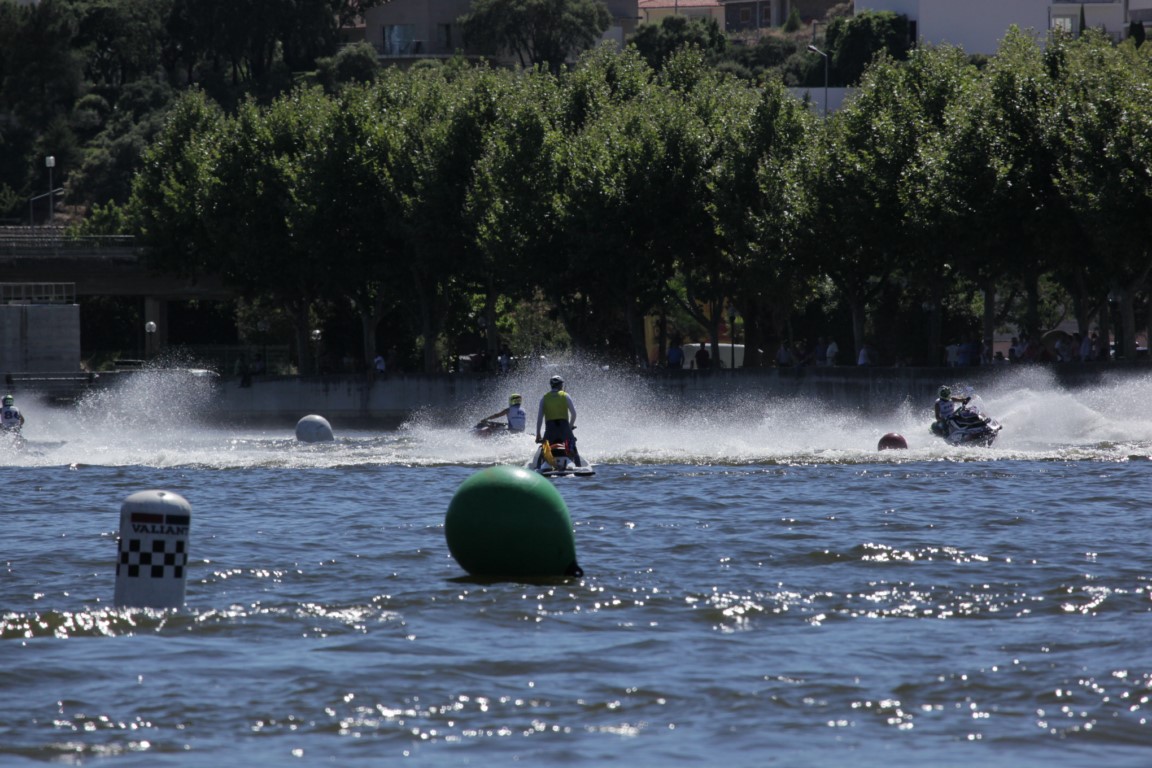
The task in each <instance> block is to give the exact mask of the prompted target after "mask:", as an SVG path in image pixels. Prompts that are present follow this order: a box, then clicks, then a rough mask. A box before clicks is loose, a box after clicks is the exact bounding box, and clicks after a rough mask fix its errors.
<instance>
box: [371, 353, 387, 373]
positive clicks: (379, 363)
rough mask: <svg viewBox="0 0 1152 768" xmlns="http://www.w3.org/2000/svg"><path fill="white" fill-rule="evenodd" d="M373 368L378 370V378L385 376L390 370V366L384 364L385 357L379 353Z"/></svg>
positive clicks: (373, 362)
mask: <svg viewBox="0 0 1152 768" xmlns="http://www.w3.org/2000/svg"><path fill="white" fill-rule="evenodd" d="M372 367H373V368H375V369H376V375H377V376H383V375H384V372H385V371H387V370H388V364H387V363H385V362H384V356H383V355H381V354H379V353H377V354H376V359H374V360H373V361H372Z"/></svg>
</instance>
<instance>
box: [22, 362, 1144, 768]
mask: <svg viewBox="0 0 1152 768" xmlns="http://www.w3.org/2000/svg"><path fill="white" fill-rule="evenodd" d="M570 378H571V385H572V386H571V391H572V392H573V396H574V397H576V399H577V403H578V405H579V407H580V408H581V415H580V419H579V421H578V423H579V425H580V426H579V429H578V435H579V436H580V437H581V447H582V452H583V453H584V455H585V456H587V457H588V458H590V459H591V460H592V461H593V462H594V463H595V464H596V467H597V474H596V476H595V477H593V478H586V479H577V478H569V479H564V480H558V481H556V482H557V487H558V488H559V490H560V492H561V494H562V496H563V498H564V500H565V502H566V504H567V506H568V509H569V511H570V513H571V516H572V520H573V523H574V525H575V537H576V546H577V554H578V556H579V560H580V564H581V566H582V567H583V568H584V571H585V575H584V577H583V578H581V579H571V580H556V581H544V582H541V583H535V584H528V583H517V582H496V583H491V582H485V581H481V580H476V579H471V578H469V577H467V575H466V574H465V573H464V572H463V571H462V570H461V569H460V567H459V566H458V565H457V564H456V563H455V561H454V560H453V559H452V558H451V556H450V555H449V553H448V550H447V547H446V545H445V540H444V530H443V523H444V515H445V512H446V509H447V505H448V502H449V500H450V499H451V498H452V495H453V493H454V492H455V490H456V489H457V488H458V487H459V485H460V483H461V482H463V481H464V480H465V479H466V478H468V477H469V476H470V475H471V474H472V473H474V472H476V471H477V470H479V469H480V468H482V467H485V466H489V465H492V464H499V463H504V464H519V463H522V462H523V461H524V460H525V459H526V458H527V457H528V454H529V453H530V451H531V448H532V446H531V441H530V440H529V439H527V438H523V439H517V438H509V439H504V440H488V441H484V440H478V439H474V438H471V437H470V436H469V435H467V433H466V426H467V425H468V424H469V423H470V421H474V420H475V418H476V417H477V416H476V414H477V413H479V414H480V415H483V414H485V413H489V412H491V411H492V410H494V409H493V408H491V405H492V404H491V403H478V404H476V413H472V414H471V415H470V416H469V415H468V414H462V415H461V419H460V424H459V426H457V427H454V428H451V427H446V426H443V425H442V424H441V425H439V426H433V425H432V424H431V422H429V423H427V424H424V423H422V422H421V420H420V419H416V420H414V421H413V422H412V423H410V424H408V425H405V427H404V428H402V429H400V430H398V431H394V432H367V431H339V433H338V435H337V438H338V439H337V440H336V442H335V443H333V444H328V445H306V444H301V443H297V442H296V441H295V439H294V436H293V427H294V425H285V426H284V427H283V428H282V429H265V430H255V429H249V430H235V431H233V430H226V429H218V428H217V429H205V428H202V427H197V426H195V424H196V420H195V419H194V418H193V417H192V414H190V413H188V409H183V408H181V407H179V402H178V398H177V400H176V401H175V402H174V401H173V398H172V393H154V392H149V391H147V390H146V389H145V390H142V391H139V392H127V393H122V394H121V395H119V396H117V398H116V399H114V400H108V401H105V402H95V403H88V404H85V405H84V406H83V407H81V408H80V409H79V410H78V411H76V412H72V411H61V410H51V409H47V408H45V409H39V408H37V406H36V405H35V404H29V406H28V407H27V408H26V412H27V413H28V417H29V425H28V429H27V432H28V436H29V438H30V439H31V440H32V446H31V449H30V450H29V451H27V452H25V453H23V454H11V455H8V456H7V457H6V459H7V465H6V466H4V467H3V468H0V477H2V478H3V481H4V491H3V493H2V494H0V524H2V526H3V527H2V530H3V544H4V547H3V556H2V559H0V563H2V565H3V572H2V574H0V765H3V766H25V765H27V766H32V765H44V764H65V765H68V764H73V765H141V766H163V765H180V766H228V765H244V764H246V763H247V764H252V765H290V764H300V765H310V764H325V765H341V766H349V765H385V764H404V763H407V764H413V765H507V764H512V763H517V764H523V765H536V766H560V765H565V766H570V765H598V764H604V763H619V764H627V765H653V766H660V765H693V766H696V765H729V766H763V765H782V766H785V765H786V766H840V765H845V764H857V765H863V766H881V765H886V766H891V765H902V766H913V765H915V766H920V765H926V764H931V765H940V766H971V765H981V766H1005V767H1007V766H1041V765H1043V766H1057V767H1059V766H1069V767H1072V766H1077V767H1078V766H1084V765H1086V764H1100V765H1108V766H1147V765H1149V764H1150V761H1152V723H1150V722H1149V714H1150V713H1152V703H1150V702H1149V696H1150V695H1152V690H1150V688H1152V643H1150V642H1149V640H1148V638H1149V637H1152V618H1150V617H1152V611H1150V609H1152V603H1150V596H1152V593H1150V591H1149V573H1150V568H1149V565H1150V554H1152V547H1150V545H1152V534H1150V533H1149V514H1148V511H1147V507H1148V501H1147V500H1148V499H1149V497H1150V495H1152V493H1150V492H1152V481H1150V479H1149V478H1150V475H1152V463H1150V462H1149V461H1148V458H1147V457H1148V455H1149V454H1150V453H1152V420H1149V419H1146V418H1144V416H1143V410H1144V409H1143V406H1142V404H1144V403H1147V402H1148V401H1149V399H1150V398H1149V395H1150V394H1152V381H1143V380H1132V379H1129V380H1126V381H1125V382H1123V383H1115V384H1108V383H1105V384H1103V385H1101V386H1100V387H1099V388H1098V389H1095V390H1091V391H1084V392H1077V393H1067V392H1063V391H1061V390H1059V389H1058V388H1056V387H1055V386H1053V385H1052V384H1051V382H1050V381H1049V380H1047V379H1046V378H1045V377H1044V376H1043V375H1042V374H1038V373H1034V372H1033V373H1029V374H1027V375H1023V374H1022V375H1019V376H1013V377H1011V378H1007V379H1006V380H1005V381H1004V383H1003V386H1002V387H1000V388H998V389H993V390H991V391H989V392H985V393H984V399H985V401H986V403H987V405H988V407H989V410H990V411H991V412H992V413H993V414H995V415H998V416H1000V417H1001V418H1002V420H1003V422H1004V424H1005V427H1004V432H1003V436H1002V439H1001V440H1000V441H999V442H998V443H997V445H996V446H995V447H993V448H991V449H986V450H985V449H956V448H948V447H945V446H943V445H940V444H935V443H932V442H931V441H930V438H928V437H927V435H926V423H927V420H928V419H929V418H930V414H929V412H928V407H929V405H930V404H917V405H916V406H913V405H911V404H904V405H902V406H898V407H894V409H893V411H892V413H889V414H885V415H877V416H865V415H861V414H858V413H842V412H832V411H829V410H828V409H827V408H825V407H822V406H820V405H819V404H816V403H808V402H803V401H777V402H765V401H763V400H762V399H761V398H759V397H757V395H756V393H748V394H747V397H746V398H744V399H742V400H739V401H726V402H725V403H723V404H705V405H703V406H701V405H696V406H693V407H691V408H688V407H683V408H679V407H677V408H672V407H669V406H668V404H667V403H664V402H660V401H659V399H657V398H647V397H645V396H644V395H643V393H638V392H635V391H632V390H627V389H624V388H623V387H617V386H615V385H614V384H613V382H612V381H611V379H610V378H607V377H606V376H605V375H598V374H593V373H588V374H587V375H586V376H585V377H584V380H583V381H582V380H581V376H580V375H579V374H578V375H575V376H571V377H570ZM516 386H517V387H518V388H520V389H523V390H524V391H526V392H530V391H533V389H532V383H531V382H516ZM593 395H595V399H593ZM174 406H175V407H174ZM921 406H922V407H921ZM890 431H898V432H902V433H903V434H905V435H906V436H907V437H908V439H909V443H910V450H908V451H885V452H877V451H876V450H875V448H876V443H877V440H878V438H879V437H880V435H882V434H884V433H886V432H890ZM154 488H161V489H166V490H170V491H173V492H176V493H179V494H181V495H182V496H184V497H185V498H186V499H187V500H188V501H189V502H190V504H191V505H192V533H191V537H190V547H191V558H190V569H189V571H190V576H189V578H188V590H187V591H188V596H187V605H186V607H185V608H184V609H182V610H179V611H169V612H154V611H142V610H126V609H117V608H114V607H113V606H112V603H111V601H112V594H113V588H114V580H115V576H114V573H115V564H114V561H115V554H116V536H117V529H118V525H119V509H120V505H121V503H122V502H123V500H124V499H125V498H126V497H127V496H129V495H130V494H132V493H134V492H136V491H139V490H145V489H154Z"/></svg>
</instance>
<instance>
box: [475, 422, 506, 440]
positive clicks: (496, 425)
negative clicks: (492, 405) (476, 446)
mask: <svg viewBox="0 0 1152 768" xmlns="http://www.w3.org/2000/svg"><path fill="white" fill-rule="evenodd" d="M470 431H471V432H472V436H473V437H494V436H495V435H510V434H514V433H512V432H509V431H508V425H507V424H505V423H504V422H502V421H488V420H484V421H481V422H480V423H479V424H477V425H476V426H474V427H472V429H471V430H470Z"/></svg>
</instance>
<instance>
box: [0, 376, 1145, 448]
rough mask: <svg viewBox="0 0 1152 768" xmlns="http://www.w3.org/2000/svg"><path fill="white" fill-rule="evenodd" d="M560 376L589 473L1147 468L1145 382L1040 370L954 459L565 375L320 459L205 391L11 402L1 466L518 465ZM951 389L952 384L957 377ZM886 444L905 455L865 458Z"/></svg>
mask: <svg viewBox="0 0 1152 768" xmlns="http://www.w3.org/2000/svg"><path fill="white" fill-rule="evenodd" d="M556 372H559V373H560V374H561V375H563V376H564V378H565V382H566V383H565V389H566V390H567V391H568V392H569V393H570V394H571V395H572V397H573V399H574V401H575V403H576V408H577V413H578V415H577V422H576V423H577V430H576V436H577V438H578V440H579V442H580V450H581V453H582V455H584V456H585V457H586V458H588V459H589V460H591V461H592V462H593V463H594V464H599V465H612V464H617V465H634V464H689V465H707V464H721V465H747V464H759V463H769V464H777V463H782V464H789V463H869V462H884V463H898V462H903V461H923V460H931V461H935V460H961V461H972V460H1005V459H1041V460H1064V459H1067V460H1084V459H1088V460H1106V461H1112V460H1126V459H1128V458H1129V457H1137V456H1138V457H1146V456H1148V455H1149V454H1150V453H1152V419H1150V418H1148V417H1145V416H1144V409H1143V408H1142V405H1143V404H1144V403H1146V402H1148V401H1149V399H1150V398H1152V372H1150V373H1148V374H1143V373H1137V372H1131V371H1125V372H1116V373H1111V374H1109V375H1107V376H1105V377H1102V379H1101V383H1100V384H1098V385H1096V386H1091V387H1084V388H1079V389H1076V390H1068V389H1065V388H1063V387H1061V386H1060V385H1059V383H1058V382H1057V379H1056V377H1055V376H1054V375H1052V373H1051V372H1050V371H1049V370H1047V369H1045V368H1042V367H1025V366H1018V367H1017V366H1011V367H1008V368H1005V369H1004V370H1003V372H1002V374H1001V375H999V376H998V377H996V378H995V379H994V380H993V382H992V383H990V384H989V383H985V384H984V385H983V386H982V387H981V389H980V390H979V391H978V394H979V395H980V396H981V398H982V400H983V401H984V403H985V405H986V407H987V409H988V412H989V413H990V414H991V415H992V416H994V417H996V418H997V419H998V420H999V421H1001V422H1002V423H1003V424H1004V430H1003V432H1002V433H1001V435H1000V437H999V438H998V440H997V442H996V444H995V445H994V446H993V447H992V448H956V447H951V446H948V445H945V444H944V443H943V441H940V440H938V439H936V438H933V437H932V436H931V435H930V434H929V433H928V425H929V423H930V422H931V420H932V403H931V402H930V401H928V402H923V403H920V402H902V403H895V402H894V403H893V404H892V407H891V408H890V409H885V412H883V413H869V412H866V411H864V410H863V409H855V408H844V407H833V406H829V405H828V404H826V403H823V402H820V401H818V400H815V399H812V398H804V397H781V396H770V395H766V394H765V393H764V392H763V391H762V389H761V388H759V387H758V386H757V385H756V383H755V381H754V379H752V378H751V377H749V378H748V379H747V382H748V383H747V386H745V387H739V386H737V387H734V388H732V389H731V390H729V391H725V393H724V394H723V395H722V396H716V397H714V398H712V397H709V396H707V395H700V396H693V397H692V398H691V399H690V401H688V402H685V400H684V399H683V398H680V397H677V396H674V395H669V394H668V393H667V392H666V391H665V390H663V389H661V388H660V387H658V386H655V385H654V384H653V383H652V382H651V381H650V380H648V379H646V378H644V377H642V376H636V375H633V374H632V373H631V372H624V373H621V372H617V371H613V370H606V369H604V368H602V367H600V366H597V365H590V364H583V365H581V364H576V363H564V364H559V365H549V366H540V367H537V368H535V369H534V370H530V371H521V372H514V373H512V374H510V375H507V376H502V377H499V378H494V379H492V380H491V381H487V382H484V386H483V387H482V388H483V389H484V390H485V392H486V394H484V395H478V396H476V397H475V398H473V399H472V400H470V401H465V402H462V403H460V405H459V406H457V407H455V408H453V409H450V411H449V412H448V413H445V412H443V411H437V412H435V413H432V412H425V413H417V414H414V415H413V417H412V418H411V419H410V420H409V421H408V422H407V423H406V424H404V425H403V426H402V427H401V428H400V429H398V430H388V431H385V430H368V429H361V430H355V429H348V428H341V429H340V430H339V431H338V436H337V439H336V440H334V441H333V442H331V443H325V444H302V443H299V441H297V440H296V439H295V435H294V429H295V426H296V423H295V421H292V422H291V423H285V424H283V425H278V426H274V427H270V428H246V427H236V428H234V429H229V428H227V427H221V426H211V427H209V426H205V425H204V420H203V419H202V418H201V417H202V416H203V415H204V413H205V411H206V410H207V409H211V408H212V405H213V398H212V387H211V386H205V383H204V382H203V381H197V380H195V379H194V378H193V377H188V376H186V375H185V376H171V375H166V374H163V373H159V374H158V375H153V374H150V373H144V374H140V375H138V376H132V377H128V381H127V382H125V385H124V386H122V387H119V388H117V389H115V390H109V391H100V392H96V393H93V394H92V395H90V396H88V397H86V398H84V399H83V400H82V401H81V402H80V403H78V404H77V405H76V406H74V407H57V406H50V405H47V404H44V403H42V402H37V401H35V400H33V399H28V400H24V401H22V402H21V403H20V405H21V407H22V409H23V410H24V412H25V414H26V416H27V418H28V425H27V427H26V429H25V435H26V437H27V438H28V439H29V441H30V443H31V449H30V450H28V451H26V452H24V453H21V454H17V455H13V456H11V457H8V458H9V460H10V463H13V464H26V465H74V466H82V465H104V466H130V465H142V466H161V467H162V466H173V467H177V466H190V465H195V466H208V467H220V468H234V467H243V468H247V467H302V468H307V467H340V466H372V465H388V464H399V465H406V466H445V465H448V466H452V465H457V466H458V465H464V466H489V465H492V464H523V463H524V462H525V461H527V460H528V459H529V458H530V456H531V454H532V452H533V450H534V447H535V446H534V443H533V440H532V434H533V433H534V431H535V418H536V412H537V404H538V402H539V398H540V397H541V395H543V394H544V392H546V391H547V389H548V378H549V377H550V376H551V375H552V374H553V373H556ZM941 383H942V384H943V383H948V384H962V383H964V379H963V377H962V376H961V375H955V376H954V377H953V378H952V380H951V381H947V382H941ZM513 392H516V393H520V394H522V395H523V396H524V407H525V409H526V410H527V411H528V413H529V425H528V434H527V435H505V436H499V437H495V438H489V439H480V438H477V437H474V436H473V435H472V434H470V428H471V427H472V425H474V424H475V423H476V422H477V421H478V420H479V419H481V418H482V417H484V416H487V415H490V414H492V413H495V412H496V411H498V410H500V409H502V408H503V407H504V406H505V405H506V404H507V401H508V395H510V394H511V393H513ZM888 432H897V433H900V434H902V435H903V436H904V437H905V438H906V439H907V441H908V446H909V448H908V450H898V451H883V452H879V451H877V442H878V440H879V439H880V437H881V436H882V435H884V434H885V433H888Z"/></svg>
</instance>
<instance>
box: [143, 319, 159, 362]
mask: <svg viewBox="0 0 1152 768" xmlns="http://www.w3.org/2000/svg"><path fill="white" fill-rule="evenodd" d="M155 345H156V323H154V322H152V321H151V320H149V321H148V322H146V323H144V360H145V361H149V360H151V359H152V354H153V350H154V349H155Z"/></svg>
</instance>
